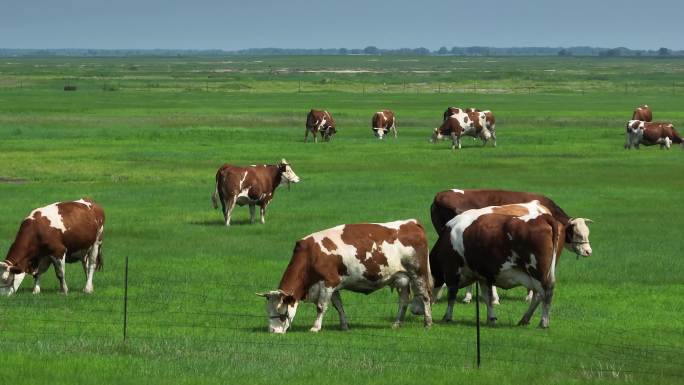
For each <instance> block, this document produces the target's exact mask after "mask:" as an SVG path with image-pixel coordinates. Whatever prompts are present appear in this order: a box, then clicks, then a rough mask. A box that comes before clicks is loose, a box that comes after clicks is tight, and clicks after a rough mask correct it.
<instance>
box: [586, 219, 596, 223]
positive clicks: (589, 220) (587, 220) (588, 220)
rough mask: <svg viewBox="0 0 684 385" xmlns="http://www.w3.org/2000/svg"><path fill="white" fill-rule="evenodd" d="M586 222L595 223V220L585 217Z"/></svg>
mask: <svg viewBox="0 0 684 385" xmlns="http://www.w3.org/2000/svg"><path fill="white" fill-rule="evenodd" d="M584 223H594V221H592V220H591V219H589V218H584Z"/></svg>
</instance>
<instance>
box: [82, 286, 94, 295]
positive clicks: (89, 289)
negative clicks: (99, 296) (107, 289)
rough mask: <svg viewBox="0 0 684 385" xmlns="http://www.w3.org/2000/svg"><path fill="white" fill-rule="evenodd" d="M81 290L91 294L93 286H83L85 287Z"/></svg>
mask: <svg viewBox="0 0 684 385" xmlns="http://www.w3.org/2000/svg"><path fill="white" fill-rule="evenodd" d="M83 292H84V293H86V294H93V288H92V287H85V288H83Z"/></svg>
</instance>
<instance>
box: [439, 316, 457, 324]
mask: <svg viewBox="0 0 684 385" xmlns="http://www.w3.org/2000/svg"><path fill="white" fill-rule="evenodd" d="M442 322H444V323H451V322H454V320H453V319H451V318H446V317H444V318H442Z"/></svg>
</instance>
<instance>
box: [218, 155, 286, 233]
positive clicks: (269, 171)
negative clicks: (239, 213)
mask: <svg viewBox="0 0 684 385" xmlns="http://www.w3.org/2000/svg"><path fill="white" fill-rule="evenodd" d="M298 182H299V177H298V176H297V174H295V173H294V171H292V167H291V166H290V164H289V163H288V162H287V161H286V160H285V159H283V160H281V161H280V163H278V164H263V165H251V166H248V167H241V166H233V165H231V164H227V163H226V164H224V165H223V166H221V167H220V168H219V169H218V171H217V172H216V188H215V189H214V193H213V194H212V195H211V201H212V204H213V206H214V209H217V208H218V203H219V202H221V208H222V212H223V217H224V219H225V221H226V226H230V216H231V214H232V212H233V209H234V208H235V205H236V204H237V205H239V206H244V205H249V221H250V223H254V219H255V215H254V213H255V210H256V205H259V207H260V216H261V223H266V208H267V207H268V205H269V203H271V200H272V199H273V194H275V190H276V188H278V186H280V185H281V184H287V185H288V187H289V186H290V183H298Z"/></svg>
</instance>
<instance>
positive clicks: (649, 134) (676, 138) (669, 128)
mask: <svg viewBox="0 0 684 385" xmlns="http://www.w3.org/2000/svg"><path fill="white" fill-rule="evenodd" d="M672 143H675V144H679V145H681V146H682V148H684V143H683V141H682V137H681V135H679V133H678V132H677V130H675V128H674V126H673V125H672V124H671V123H662V122H645V123H644V129H643V136H642V137H641V144H643V145H646V146H652V145H655V144H659V145H660V149H661V150H662V149H664V148H667V149H668V150H669V149H670V146H672ZM637 148H638V147H637Z"/></svg>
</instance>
